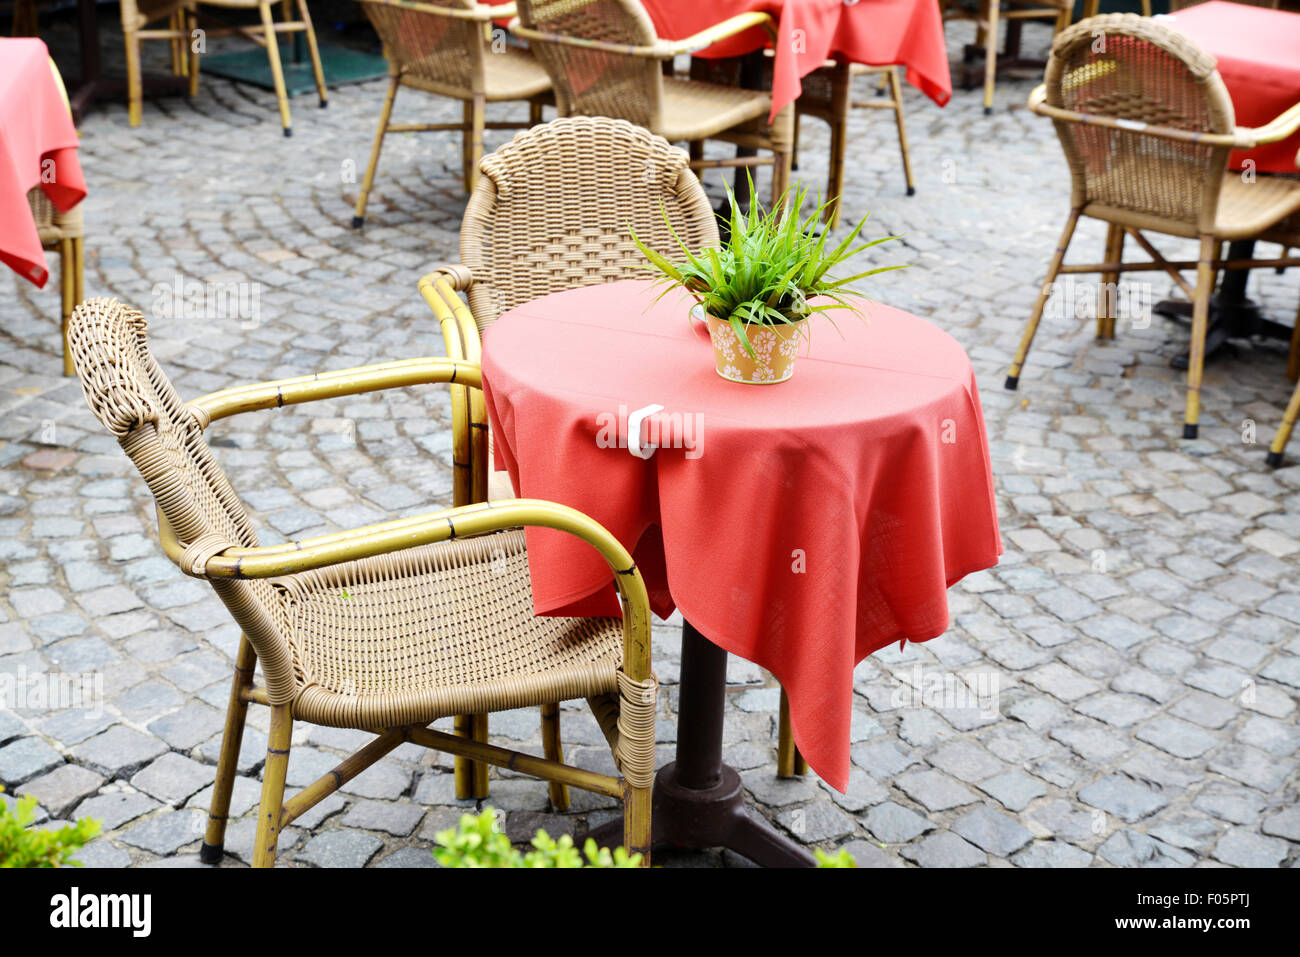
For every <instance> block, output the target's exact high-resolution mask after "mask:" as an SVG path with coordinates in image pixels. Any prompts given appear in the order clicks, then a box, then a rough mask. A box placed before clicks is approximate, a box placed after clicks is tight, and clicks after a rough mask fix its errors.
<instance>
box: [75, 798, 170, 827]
mask: <svg viewBox="0 0 1300 957" xmlns="http://www.w3.org/2000/svg"><path fill="white" fill-rule="evenodd" d="M157 807H161V805H160V804H159V803H158V802H157V801H155V800H153V799H152V798H150V797H149V796H147V795H144V794H140V793H138V792H135V791H109V792H107V793H104V794H98V795H95V796H94V797H90V798H87V799H86V800H84V801H82V802H81V804H79V805H78V806H77V810H76V816H77V817H78V818H83V817H93V818H94V819H95V820H97V821H99V822H100V825H101V828H102V833H108V832H109V831H114V830H116V829H117V828H119V827H121V826H122V825H123V824H127V823H129V822H131V821H134V820H135V819H136V818H138V817H140V816H141V815H142V814H148V813H149V812H150V811H152V810H153V809H154V808H157Z"/></svg>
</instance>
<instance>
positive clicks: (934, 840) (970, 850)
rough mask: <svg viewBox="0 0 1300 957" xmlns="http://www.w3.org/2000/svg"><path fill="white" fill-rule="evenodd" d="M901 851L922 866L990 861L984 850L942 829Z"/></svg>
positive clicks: (979, 863)
mask: <svg viewBox="0 0 1300 957" xmlns="http://www.w3.org/2000/svg"><path fill="white" fill-rule="evenodd" d="M899 853H900V854H902V855H903V856H904V857H906V858H907V859H908V860H911V861H915V862H916V863H917V864H919V865H921V866H922V867H980V866H982V865H984V864H986V863H987V862H988V857H987V855H986V854H985V853H984V852H983V851H981V850H980V849H979V848H977V847H974V846H972V845H970V844H968V843H966V842H965V841H963V840H962V839H961V838H960V837H958V836H957V835H956V834H953V833H952V832H951V831H940V832H939V833H938V834H933V835H931V836H930V837H927V838H926V839H925V840H923V841H920V842H918V843H916V844H911V845H908V846H907V847H905V848H903V849H902V850H901V851H900V852H899Z"/></svg>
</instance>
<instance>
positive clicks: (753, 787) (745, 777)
mask: <svg viewBox="0 0 1300 957" xmlns="http://www.w3.org/2000/svg"><path fill="white" fill-rule="evenodd" d="M740 781H741V783H742V784H743V785H744V786H745V790H747V791H749V793H750V794H752V795H753V796H754V798H755V800H757V801H758V802H759V803H760V804H765V805H767V806H768V807H788V806H789V805H791V804H797V803H800V802H802V801H808V800H811V799H812V798H813V797H814V796H815V795H816V793H817V792H816V791H814V790H813V787H812V785H811V784H809V783H808V782H807V781H805V780H804V779H803V778H778V777H777V776H776V775H774V774H773V773H772V769H771V768H758V769H755V770H753V771H746V772H744V773H743V774H741V775H740Z"/></svg>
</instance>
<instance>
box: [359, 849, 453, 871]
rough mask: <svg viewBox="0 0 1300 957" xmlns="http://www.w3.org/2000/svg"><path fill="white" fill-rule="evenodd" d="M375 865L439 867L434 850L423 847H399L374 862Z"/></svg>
mask: <svg viewBox="0 0 1300 957" xmlns="http://www.w3.org/2000/svg"><path fill="white" fill-rule="evenodd" d="M372 866H374V867H401V868H407V867H437V866H438V862H437V861H435V860H434V858H433V852H432V851H430V850H429V849H428V848H423V847H399V848H398V849H397V850H395V851H393V853H391V854H389V855H388V856H387V857H384V858H381V859H380V860H378V861H376V862H374V863H373V865H372Z"/></svg>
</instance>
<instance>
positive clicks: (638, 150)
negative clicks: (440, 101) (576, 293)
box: [460, 116, 718, 332]
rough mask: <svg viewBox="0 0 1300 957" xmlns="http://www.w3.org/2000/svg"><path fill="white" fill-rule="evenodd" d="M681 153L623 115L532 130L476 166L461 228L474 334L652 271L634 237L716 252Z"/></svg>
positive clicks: (712, 225)
mask: <svg viewBox="0 0 1300 957" xmlns="http://www.w3.org/2000/svg"><path fill="white" fill-rule="evenodd" d="M688 164H689V160H688V158H687V156H686V153H685V152H683V151H682V150H679V149H676V148H674V147H672V146H670V145H669V144H668V142H667V141H666V140H664V139H663V138H662V137H658V136H654V135H653V134H651V133H650V132H648V131H647V130H645V129H642V128H641V127H639V126H634V125H633V124H631V123H629V122H627V121H625V120H613V119H609V118H607V117H585V116H579V117H570V118H564V119H557V120H554V121H553V122H550V123H547V124H546V125H544V126H538V127H534V128H533V129H531V130H527V131H525V132H523V133H520V134H519V135H517V136H516V137H515V138H514V139H513V140H511V141H510V142H509V143H507V144H506V145H505V146H503V147H501V148H500V149H499V150H497V151H496V152H495V153H493V154H492V155H490V156H488V157H486V158H485V159H484V160H483V164H482V171H483V175H482V178H481V179H480V180H479V184H478V187H477V188H476V189H475V190H474V194H473V195H472V196H471V197H470V201H469V205H468V206H467V207H466V209H465V218H464V220H463V222H462V223H461V233H460V258H461V263H462V264H463V265H465V266H468V267H469V269H470V272H471V273H472V275H473V277H474V282H473V285H471V286H470V288H469V300H470V308H471V309H472V310H473V313H474V317H475V320H476V322H477V323H478V327H479V331H480V332H481V331H483V330H484V329H486V328H487V327H488V326H489V325H491V323H492V322H493V321H495V320H496V318H497V316H499V315H500V314H501V313H503V312H505V311H506V310H508V309H512V308H514V307H515V306H517V305H520V304H521V303H525V302H528V301H529V300H530V299H536V298H537V297H539V296H544V295H546V294H548V293H552V292H560V291H561V290H564V289H573V288H575V287H578V286H591V285H596V284H598V283H604V282H613V281H615V280H618V279H630V278H636V277H645V276H650V275H652V271H651V269H650V266H649V263H647V261H646V258H645V255H644V254H643V253H642V252H641V251H640V250H639V249H638V248H637V247H636V245H635V244H634V243H633V241H632V232H633V231H635V233H636V235H637V236H638V237H639V238H640V239H641V241H642V242H644V243H646V245H648V246H649V247H650V248H651V249H654V250H656V251H657V252H661V253H663V254H664V255H666V256H670V257H673V258H680V256H681V247H680V246H679V245H678V240H680V241H681V242H682V243H684V244H685V245H686V247H687V248H688V249H690V250H691V251H692V252H695V251H698V250H699V249H702V248H704V247H705V246H712V245H717V243H718V226H717V217H716V215H715V214H714V212H713V209H712V207H710V205H709V199H708V196H707V195H706V194H705V192H704V188H703V187H702V186H701V185H700V181H699V179H697V178H696V176H695V174H694V173H693V172H691V169H690V167H689V165H688Z"/></svg>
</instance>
